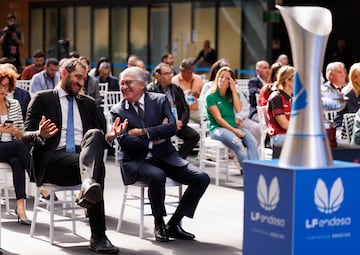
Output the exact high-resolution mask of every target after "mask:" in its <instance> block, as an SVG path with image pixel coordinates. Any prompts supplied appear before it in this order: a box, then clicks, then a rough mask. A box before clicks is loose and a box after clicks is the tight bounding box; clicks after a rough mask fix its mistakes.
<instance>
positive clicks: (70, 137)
mask: <svg viewBox="0 0 360 255" xmlns="http://www.w3.org/2000/svg"><path fill="white" fill-rule="evenodd" d="M66 99H67V100H68V101H69V109H68V120H67V129H66V151H67V152H76V149H75V136H74V109H73V100H74V97H73V96H70V95H67V96H66Z"/></svg>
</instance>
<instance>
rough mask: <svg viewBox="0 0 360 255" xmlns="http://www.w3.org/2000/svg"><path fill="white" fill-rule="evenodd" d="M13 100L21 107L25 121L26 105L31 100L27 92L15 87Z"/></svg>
mask: <svg viewBox="0 0 360 255" xmlns="http://www.w3.org/2000/svg"><path fill="white" fill-rule="evenodd" d="M14 98H15V99H16V100H18V101H19V103H20V106H21V112H22V115H23V118H24V120H25V117H26V110H27V107H28V105H29V103H30V99H31V97H30V93H29V91H27V90H25V89H23V88H19V87H15V91H14Z"/></svg>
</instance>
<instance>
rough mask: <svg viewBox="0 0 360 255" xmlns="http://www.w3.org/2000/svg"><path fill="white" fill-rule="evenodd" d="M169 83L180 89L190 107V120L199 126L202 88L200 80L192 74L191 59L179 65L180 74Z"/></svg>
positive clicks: (202, 82)
mask: <svg viewBox="0 0 360 255" xmlns="http://www.w3.org/2000/svg"><path fill="white" fill-rule="evenodd" d="M171 82H172V83H174V84H177V85H179V86H180V88H182V90H183V91H184V94H185V98H186V101H187V103H188V105H189V107H190V120H192V121H193V122H195V123H198V124H200V112H199V102H198V99H199V96H200V93H201V89H202V87H203V86H204V81H203V80H202V78H201V77H200V76H199V75H197V74H195V73H194V66H193V64H192V61H191V59H184V60H183V61H182V62H181V65H180V72H179V73H178V74H177V75H175V76H174V77H173V78H172V79H171Z"/></svg>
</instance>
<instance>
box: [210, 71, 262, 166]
mask: <svg viewBox="0 0 360 255" xmlns="http://www.w3.org/2000/svg"><path fill="white" fill-rule="evenodd" d="M206 110H207V117H208V120H209V131H210V137H211V138H212V139H215V140H219V141H220V142H222V143H224V144H225V145H226V146H227V147H229V148H230V149H232V150H233V151H234V153H235V154H236V157H237V160H238V162H239V164H240V166H243V164H242V163H243V160H245V159H258V150H257V146H258V145H257V142H256V139H255V138H254V136H253V135H252V134H251V133H250V131H248V130H247V129H245V128H243V127H242V123H241V119H240V117H239V114H240V110H241V101H240V96H239V93H238V91H237V88H236V82H235V73H234V72H233V71H232V70H231V69H230V68H229V67H227V66H224V67H222V68H220V69H219V71H218V72H217V74H216V77H215V80H214V86H213V88H212V89H211V90H210V92H209V93H208V95H207V97H206ZM234 111H235V112H236V114H235V112H234ZM245 147H246V148H247V152H246V150H245Z"/></svg>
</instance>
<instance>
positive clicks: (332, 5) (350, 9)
mask: <svg viewBox="0 0 360 255" xmlns="http://www.w3.org/2000/svg"><path fill="white" fill-rule="evenodd" d="M283 5H284V6H295V5H297V6H321V7H325V8H328V9H329V10H330V12H331V14H332V17H333V30H332V32H331V34H330V35H329V40H328V44H327V49H326V57H325V61H324V64H325V65H326V64H327V63H328V62H331V61H333V60H335V59H334V57H333V53H334V51H335V50H336V48H337V40H338V39H345V40H346V43H347V47H348V51H349V54H350V55H351V56H352V60H351V62H350V63H348V67H349V66H350V65H351V64H352V63H354V62H357V61H360V39H359V36H358V30H359V29H358V22H359V21H358V17H359V14H358V10H359V8H360V2H356V1H346V0H343V1H338V0H326V1H301V3H299V1H294V0H287V1H286V0H284V1H283ZM273 38H274V39H276V38H278V39H279V40H280V45H281V47H280V49H279V50H273V51H272V52H273V54H272V56H273V60H275V59H276V58H277V56H278V55H279V54H281V53H285V54H287V55H288V56H289V57H290V58H291V48H290V43H289V39H288V36H287V31H286V27H285V24H284V23H283V21H282V20H281V21H280V23H276V24H274V25H273Z"/></svg>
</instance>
